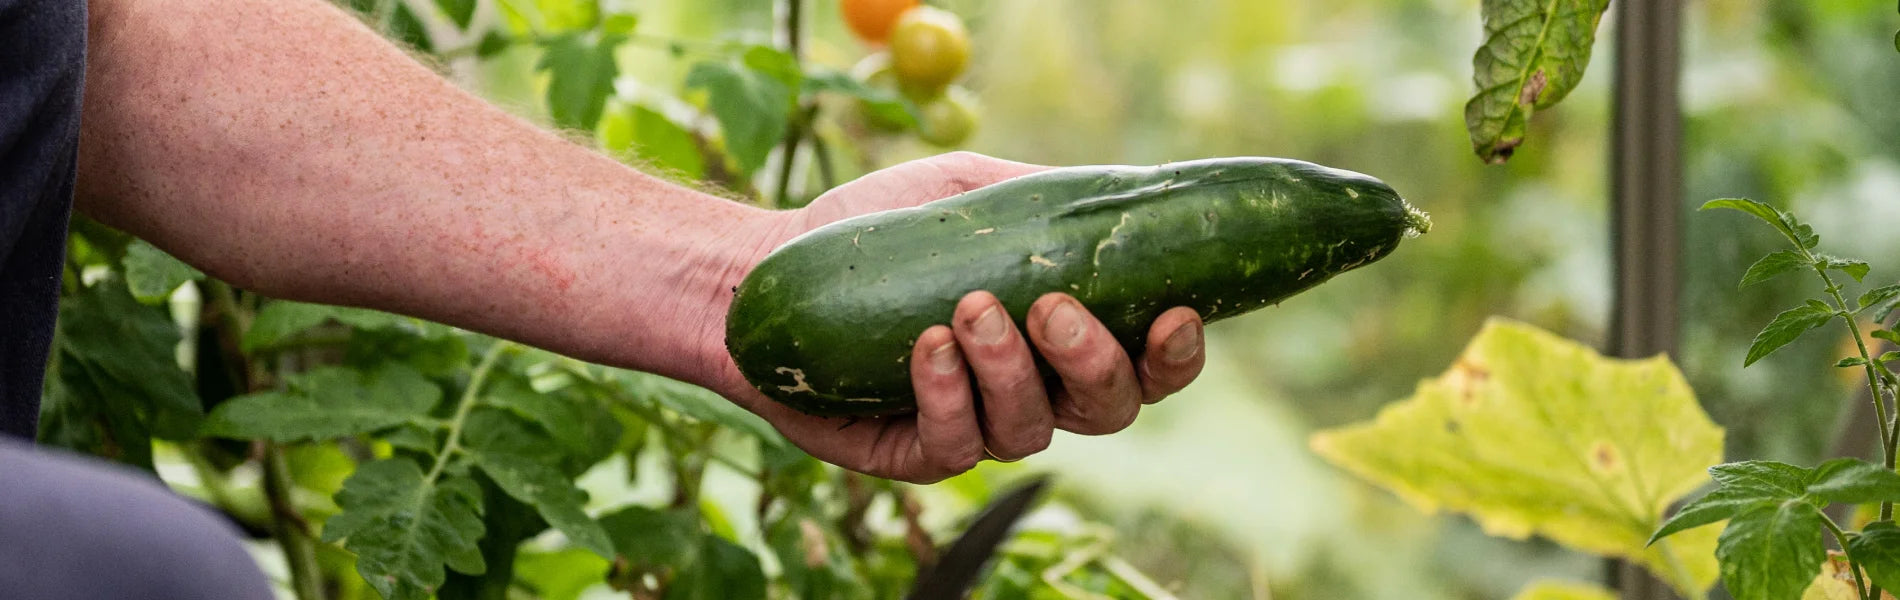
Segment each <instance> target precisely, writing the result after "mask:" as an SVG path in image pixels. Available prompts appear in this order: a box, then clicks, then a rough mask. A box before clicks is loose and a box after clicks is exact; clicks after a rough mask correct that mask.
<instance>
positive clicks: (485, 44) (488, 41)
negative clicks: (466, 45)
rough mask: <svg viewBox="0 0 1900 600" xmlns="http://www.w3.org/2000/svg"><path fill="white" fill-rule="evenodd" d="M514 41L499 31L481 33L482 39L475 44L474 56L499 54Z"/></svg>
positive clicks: (483, 56) (484, 56)
mask: <svg viewBox="0 0 1900 600" xmlns="http://www.w3.org/2000/svg"><path fill="white" fill-rule="evenodd" d="M514 43H515V42H514V40H512V39H510V38H509V37H508V36H506V35H502V33H501V32H499V31H490V32H488V33H487V34H484V35H482V41H481V42H480V43H478V44H476V46H475V57H476V58H488V57H491V56H494V55H496V54H501V53H502V51H504V50H507V49H508V48H509V47H510V46H513V45H514Z"/></svg>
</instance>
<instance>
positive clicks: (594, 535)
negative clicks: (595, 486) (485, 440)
mask: <svg viewBox="0 0 1900 600" xmlns="http://www.w3.org/2000/svg"><path fill="white" fill-rule="evenodd" d="M475 464H476V465H478V466H480V467H481V469H482V472H483V473H487V474H488V477H489V478H490V479H493V480H495V485H497V486H499V487H501V489H502V491H505V492H508V495H509V496H512V497H514V499H516V500H519V501H521V502H522V503H523V504H527V505H529V506H533V507H534V510H535V512H537V513H540V514H541V518H543V519H547V520H548V524H550V525H553V526H554V528H555V529H558V530H560V531H561V533H563V534H566V535H567V539H569V540H571V541H573V542H574V544H575V545H577V546H580V547H582V548H586V549H588V550H589V551H592V552H593V553H595V554H597V555H599V556H600V557H601V558H613V556H614V548H613V541H612V540H609V539H608V538H607V532H606V530H603V529H601V528H600V524H599V523H596V522H594V519H593V518H592V517H588V516H587V513H586V512H584V511H582V510H581V507H582V506H584V505H586V504H587V493H586V492H583V491H581V490H580V488H577V487H574V483H573V482H571V481H569V480H568V479H567V477H566V476H564V475H563V474H562V473H561V472H560V471H559V470H557V469H555V468H553V467H549V466H547V465H545V464H542V463H539V462H535V461H534V460H532V459H528V458H523V457H520V456H515V455H512V454H492V453H479V454H476V455H475Z"/></svg>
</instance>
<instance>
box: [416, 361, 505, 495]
mask: <svg viewBox="0 0 1900 600" xmlns="http://www.w3.org/2000/svg"><path fill="white" fill-rule="evenodd" d="M513 345H514V343H513V342H505V341H496V342H495V345H494V346H491V347H489V348H488V353H487V354H484V355H482V362H481V364H480V365H477V366H476V367H475V371H474V373H473V374H472V375H470V376H469V378H468V388H467V389H464V390H462V399H461V401H459V402H457V403H456V405H455V417H454V418H452V419H450V420H449V435H448V437H447V439H444V440H443V441H442V450H441V451H439V452H436V453H435V466H433V467H429V474H428V475H427V476H425V477H423V478H422V485H423V487H428V486H429V485H432V484H434V483H435V480H436V479H437V478H439V477H441V476H442V471H443V470H444V469H447V468H448V466H449V457H450V456H451V455H453V454H455V453H456V452H459V451H461V449H462V424H463V423H465V422H467V421H468V413H469V412H470V411H473V410H475V398H476V397H477V396H478V395H479V393H480V392H481V389H482V384H484V383H486V382H487V381H488V373H489V372H490V371H493V370H495V363H496V362H497V361H499V360H501V354H502V351H504V350H507V349H508V348H509V347H510V346H513Z"/></svg>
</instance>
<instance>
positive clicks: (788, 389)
mask: <svg viewBox="0 0 1900 600" xmlns="http://www.w3.org/2000/svg"><path fill="white" fill-rule="evenodd" d="M772 372H774V373H778V374H780V375H791V376H792V382H793V383H795V384H797V385H781V386H778V391H781V392H785V393H787V394H796V393H799V392H804V393H807V394H811V395H813V396H816V395H818V390H814V389H811V384H809V383H805V370H804V369H794V368H791V367H779V368H777V369H773V370H772Z"/></svg>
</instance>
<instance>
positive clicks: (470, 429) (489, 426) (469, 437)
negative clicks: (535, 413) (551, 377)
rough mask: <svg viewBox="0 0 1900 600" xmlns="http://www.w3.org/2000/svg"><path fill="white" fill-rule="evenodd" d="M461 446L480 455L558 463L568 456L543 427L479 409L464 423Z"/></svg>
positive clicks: (500, 413)
mask: <svg viewBox="0 0 1900 600" xmlns="http://www.w3.org/2000/svg"><path fill="white" fill-rule="evenodd" d="M462 446H464V447H466V448H468V449H469V450H471V451H473V452H475V453H478V454H508V455H512V456H521V457H527V458H532V459H535V460H537V461H540V462H543V463H558V462H561V459H562V458H564V456H565V455H566V453H565V452H562V448H561V443H560V442H557V441H555V440H554V438H553V436H550V435H549V434H548V433H547V432H546V431H543V430H541V428H540V427H536V426H535V425H533V424H531V423H528V422H527V421H524V420H522V419H521V418H519V417H516V416H514V414H513V413H511V412H509V411H505V410H501V409H497V408H494V407H491V406H476V407H475V409H474V410H471V411H469V413H468V419H467V420H464V421H463V422H462Z"/></svg>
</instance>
